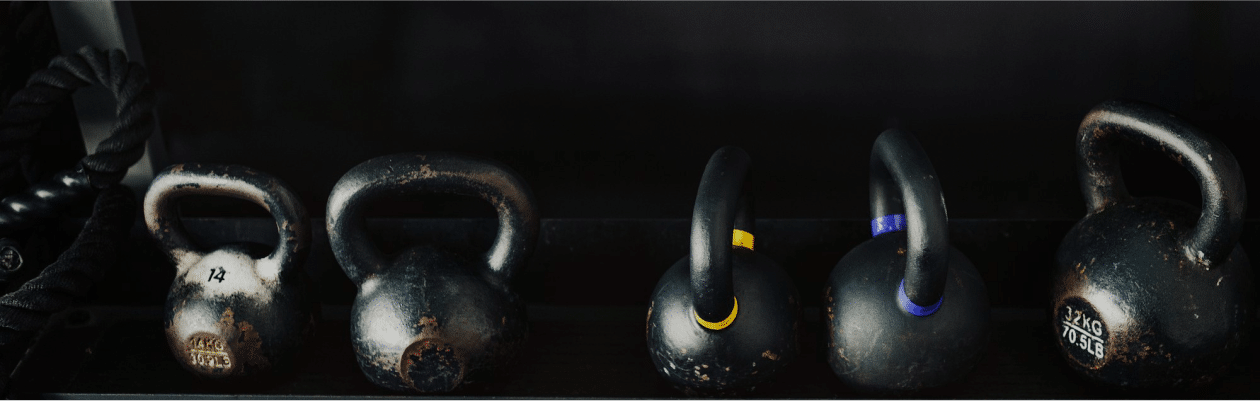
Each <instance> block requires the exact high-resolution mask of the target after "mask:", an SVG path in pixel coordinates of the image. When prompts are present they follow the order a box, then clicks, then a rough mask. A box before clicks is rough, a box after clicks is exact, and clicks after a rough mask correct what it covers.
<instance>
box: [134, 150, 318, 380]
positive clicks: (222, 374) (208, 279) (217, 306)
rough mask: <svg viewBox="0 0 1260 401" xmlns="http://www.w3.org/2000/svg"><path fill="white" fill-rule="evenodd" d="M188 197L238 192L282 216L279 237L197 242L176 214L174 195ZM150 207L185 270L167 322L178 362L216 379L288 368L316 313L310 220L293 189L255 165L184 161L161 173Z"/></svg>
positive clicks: (159, 233)
mask: <svg viewBox="0 0 1260 401" xmlns="http://www.w3.org/2000/svg"><path fill="white" fill-rule="evenodd" d="M188 195H219V196H230V197H235V198H240V199H244V200H249V201H253V202H255V203H258V204H260V205H262V206H264V207H265V208H267V210H268V211H270V212H271V213H272V215H273V216H274V217H275V219H276V227H277V229H278V230H279V232H280V235H279V238H280V242H279V245H278V246H277V247H276V248H275V249H274V250H270V249H263V248H265V246H262V245H260V244H250V243H235V244H229V245H226V246H223V247H221V248H219V249H215V250H212V251H209V252H206V251H203V250H202V249H199V247H197V246H196V245H195V244H193V243H192V242H191V241H189V240H188V235H187V233H186V232H184V228H183V226H182V225H181V224H180V219H179V216H178V214H177V213H176V202H177V201H178V200H179V198H181V197H184V196H188ZM144 208H145V209H144V213H145V222H146V224H147V226H148V229H149V231H150V233H151V234H152V235H153V236H154V238H155V239H156V240H157V241H158V242H159V243H160V244H161V245H162V246H163V248H164V250H165V251H166V252H167V253H168V254H169V255H170V257H171V258H172V259H173V260H174V262H175V266H176V269H177V273H176V277H175V281H174V282H173V283H172V284H171V289H170V292H169V293H168V295H167V298H166V306H165V328H166V337H167V343H168V345H169V346H170V348H171V352H172V353H173V354H174V355H175V357H176V359H177V360H179V362H180V364H181V365H182V366H183V367H184V368H185V369H187V370H189V371H191V372H193V373H194V374H197V375H198V376H201V377H205V378H214V379H241V378H246V377H257V376H260V375H264V374H269V373H274V372H279V371H285V370H288V369H290V368H291V365H292V362H293V360H294V359H295V357H296V354H297V352H298V350H299V349H300V348H301V344H302V343H303V342H304V341H305V340H306V339H307V337H309V336H310V335H311V333H312V330H313V328H314V319H315V317H314V308H315V306H314V299H313V298H311V297H309V296H308V295H307V290H306V287H307V286H308V283H307V281H308V279H307V277H306V275H305V274H304V273H303V272H302V266H303V263H304V261H305V259H306V249H307V247H308V246H309V244H310V228H309V226H308V225H307V224H309V223H308V218H307V215H306V211H305V209H304V208H303V207H302V205H301V204H300V203H298V202H297V200H296V198H295V197H294V196H293V195H292V192H291V191H290V190H288V188H287V187H286V186H285V185H284V184H283V183H282V182H280V181H279V180H278V179H276V178H273V177H270V176H267V175H264V174H260V173H257V172H254V171H252V170H250V169H249V168H247V167H242V166H225V165H203V164H181V165H174V166H171V167H168V168H167V169H165V170H163V171H162V172H161V173H159V174H158V176H157V177H156V178H154V180H153V183H152V185H151V186H150V188H149V192H148V194H147V195H146V196H145V202H144Z"/></svg>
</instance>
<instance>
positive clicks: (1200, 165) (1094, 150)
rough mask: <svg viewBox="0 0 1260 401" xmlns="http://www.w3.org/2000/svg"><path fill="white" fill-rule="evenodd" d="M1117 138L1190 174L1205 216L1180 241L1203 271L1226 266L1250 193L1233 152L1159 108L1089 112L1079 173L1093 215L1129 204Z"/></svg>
mask: <svg viewBox="0 0 1260 401" xmlns="http://www.w3.org/2000/svg"><path fill="white" fill-rule="evenodd" d="M1119 138H1124V139H1127V140H1129V141H1131V142H1135V143H1138V144H1139V145H1141V146H1142V147H1144V148H1147V149H1152V150H1156V149H1158V150H1159V151H1160V152H1162V153H1163V154H1164V155H1166V156H1168V157H1170V158H1172V159H1173V160H1175V161H1177V163H1178V164H1181V165H1182V166H1185V167H1186V168H1188V169H1189V171H1190V173H1191V174H1192V175H1193V176H1194V178H1195V180H1197V181H1198V182H1199V190H1200V192H1201V193H1202V196H1203V211H1202V213H1201V214H1200V215H1199V221H1198V223H1197V224H1196V225H1195V228H1194V230H1193V231H1190V232H1187V233H1186V234H1184V235H1183V236H1182V237H1181V238H1180V240H1181V243H1182V245H1183V252H1185V257H1186V258H1188V259H1189V260H1190V261H1192V262H1195V263H1197V264H1199V265H1201V266H1204V267H1208V268H1210V267H1212V266H1214V265H1216V264H1219V263H1221V262H1224V261H1225V259H1226V257H1228V256H1229V254H1230V252H1232V251H1233V249H1234V245H1235V244H1237V243H1238V237H1239V235H1240V234H1241V233H1242V223H1243V215H1244V214H1245V213H1246V208H1247V189H1246V187H1245V184H1244V183H1243V177H1242V170H1241V169H1240V168H1239V167H1238V161H1237V160H1236V159H1234V155H1233V153H1230V151H1229V149H1228V148H1226V147H1225V145H1224V144H1222V143H1221V142H1220V141H1219V140H1217V139H1216V138H1215V137H1213V136H1211V135H1208V134H1207V133H1204V132H1202V131H1200V130H1198V129H1197V128H1195V127H1193V126H1191V125H1189V124H1187V123H1186V122H1184V121H1182V120H1181V119H1180V118H1177V117H1176V116H1174V115H1172V114H1171V113H1169V112H1167V111H1165V110H1162V109H1160V108H1158V107H1156V106H1152V105H1149V104H1145V103H1138V102H1131V101H1121V100H1110V101H1106V102H1103V103H1102V104H1099V105H1098V106H1096V107H1094V109H1093V110H1090V112H1089V114H1087V115H1086V116H1085V119H1084V120H1083V121H1081V126H1080V129H1079V130H1078V131H1077V136H1076V162H1077V173H1078V174H1079V176H1080V182H1081V192H1082V193H1083V194H1085V200H1086V202H1088V204H1089V209H1090V211H1089V213H1090V214H1094V213H1098V212H1100V211H1102V210H1103V209H1104V208H1106V207H1108V206H1110V205H1113V204H1117V203H1121V202H1125V201H1127V200H1129V199H1131V197H1130V196H1129V191H1128V189H1127V188H1125V186H1124V178H1123V177H1122V176H1121V174H1120V165H1119V163H1118V160H1117V157H1116V152H1115V151H1113V150H1112V146H1113V144H1114V143H1115V142H1116V141H1117V139H1119Z"/></svg>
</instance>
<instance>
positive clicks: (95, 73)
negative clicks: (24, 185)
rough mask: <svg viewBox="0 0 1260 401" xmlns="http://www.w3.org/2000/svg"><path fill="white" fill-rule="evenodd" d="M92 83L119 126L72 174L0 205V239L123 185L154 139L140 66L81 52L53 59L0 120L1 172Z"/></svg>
mask: <svg viewBox="0 0 1260 401" xmlns="http://www.w3.org/2000/svg"><path fill="white" fill-rule="evenodd" d="M93 82H95V83H99V84H101V85H103V86H105V87H106V88H109V90H110V91H111V92H113V94H114V98H115V100H116V101H117V105H118V106H117V108H116V109H115V114H116V115H117V116H118V124H117V125H115V126H114V128H113V129H112V130H111V131H110V134H109V138H106V139H105V140H104V141H102V142H101V144H100V145H99V146H97V148H96V153H93V154H91V155H88V156H85V157H83V159H82V160H81V161H80V162H79V168H78V169H77V170H71V171H65V172H62V173H61V174H58V175H57V176H55V177H53V179H51V180H48V181H45V182H42V183H38V184H36V185H32V186H31V188H29V189H27V190H26V191H25V192H22V193H17V194H14V195H11V196H8V197H6V198H4V199H3V200H0V235H9V234H11V233H13V232H14V231H17V230H21V229H24V228H27V227H30V226H32V225H34V224H35V223H36V222H38V221H39V220H42V219H43V218H47V217H49V216H53V215H56V213H57V212H58V211H59V210H61V209H63V208H64V207H65V206H66V205H69V204H71V203H74V202H75V201H76V200H78V199H81V198H82V197H83V196H85V195H86V194H89V193H91V191H90V190H88V187H93V188H97V189H100V188H104V187H107V186H110V185H113V184H117V183H118V182H119V181H121V180H122V177H123V175H125V174H126V173H127V169H128V168H130V167H131V165H132V164H135V162H136V161H138V160H140V157H141V156H143V155H144V143H145V141H146V140H147V139H149V135H150V134H152V133H153V127H154V119H153V91H152V90H151V89H149V85H148V83H149V74H148V73H147V71H146V70H145V69H144V67H143V66H141V65H139V64H137V63H129V62H127V57H126V55H124V54H123V52H122V51H121V50H116V49H115V50H110V51H109V52H105V51H101V50H96V49H93V48H91V47H86V46H85V47H83V48H82V49H79V51H78V53H76V54H73V55H68V56H58V57H56V58H54V59H53V60H52V61H51V62H49V63H48V68H46V69H43V70H39V71H36V72H35V74H33V75H31V78H30V80H28V81H27V84H26V88H23V89H22V90H20V91H18V92H17V93H16V94H14V95H13V99H12V100H10V101H9V106H8V107H7V108H5V109H4V113H3V114H0V166H2V165H4V164H5V162H6V161H8V162H9V163H12V160H13V158H14V157H20V155H21V152H20V151H17V149H21V148H22V147H23V146H26V145H28V144H29V142H30V140H31V138H32V137H33V136H34V135H35V134H36V133H37V132H38V131H39V126H40V123H41V122H42V121H43V120H44V119H45V118H47V117H48V115H49V114H52V112H53V109H54V108H55V107H56V105H57V104H58V103H59V102H62V101H64V100H65V99H67V98H68V97H70V94H71V93H73V92H74V90H76V89H78V88H81V87H84V86H88V85H90V84H92V83H93Z"/></svg>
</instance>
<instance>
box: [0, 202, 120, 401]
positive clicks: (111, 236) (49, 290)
mask: <svg viewBox="0 0 1260 401" xmlns="http://www.w3.org/2000/svg"><path fill="white" fill-rule="evenodd" d="M135 203H136V202H135V199H134V196H133V195H132V194H131V190H130V189H128V188H126V187H123V186H121V185H115V186H112V187H110V188H106V189H105V190H104V191H101V193H100V195H98V196H97V197H96V204H95V205H94V206H93V208H92V217H89V218H88V220H87V223H85V224H84V225H83V231H82V232H80V233H79V236H78V238H75V240H74V243H73V244H71V245H70V248H69V249H67V250H66V252H65V253H62V254H61V256H60V257H58V258H57V261H56V262H53V263H52V264H51V265H48V267H47V268H45V269H44V271H43V272H42V273H40V275H39V276H38V277H35V278H34V279H31V281H28V282H26V283H25V284H23V285H22V287H20V288H18V289H17V290H16V291H13V292H11V293H8V294H5V295H4V296H3V297H0V391H3V390H2V389H4V388H6V387H7V386H8V382H9V378H10V377H9V375H10V373H12V372H13V369H14V367H16V366H17V364H18V362H20V361H21V359H22V357H23V356H24V355H25V353H26V351H27V346H28V345H29V343H30V340H31V339H32V338H33V337H34V336H35V334H36V333H37V332H38V331H39V330H40V329H42V328H43V327H44V325H45V324H47V323H48V318H49V316H51V315H52V314H53V313H56V312H60V311H62V310H64V309H66V308H67V307H69V306H70V305H71V303H72V302H74V301H75V300H76V298H79V297H81V296H83V295H84V294H86V293H87V292H88V291H89V290H91V289H92V284H93V283H95V282H97V281H99V280H100V279H101V277H102V276H104V274H105V271H106V270H107V269H108V268H109V267H110V266H112V265H113V264H114V263H115V261H116V260H117V259H118V252H119V249H122V247H123V245H124V244H125V243H126V240H127V234H128V232H129V231H130V230H131V223H132V221H133V220H134V219H135V213H136V204H135Z"/></svg>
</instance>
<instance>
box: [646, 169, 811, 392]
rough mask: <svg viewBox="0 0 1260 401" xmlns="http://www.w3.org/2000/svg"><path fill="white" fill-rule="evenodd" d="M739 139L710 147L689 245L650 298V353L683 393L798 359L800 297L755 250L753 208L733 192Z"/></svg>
mask: <svg viewBox="0 0 1260 401" xmlns="http://www.w3.org/2000/svg"><path fill="white" fill-rule="evenodd" d="M748 165H749V158H748V154H747V153H745V152H744V150H743V149H740V148H737V147H733V146H727V147H723V148H721V149H718V151H717V152H716V153H714V154H713V157H712V158H710V159H709V164H708V165H707V166H706V167H705V169H704V175H703V177H702V178H701V179H700V190H699V193H698V194H697V195H696V204H695V208H694V209H693V210H692V213H691V253H690V256H689V257H684V258H682V259H681V260H679V261H678V262H677V263H674V265H673V267H670V268H669V270H668V271H666V272H665V275H664V276H662V277H661V280H660V281H659V282H657V284H656V289H655V290H654V291H653V294H652V303H651V306H650V307H649V308H648V316H647V341H648V352H649V354H651V357H652V362H653V363H654V364H655V365H656V368H657V369H658V370H660V373H661V375H662V376H663V377H665V379H666V380H668V381H669V383H670V384H671V385H673V386H674V387H676V388H679V389H681V390H683V391H684V392H686V393H688V394H734V393H738V392H743V391H751V390H753V389H754V387H755V386H757V385H758V384H760V383H763V382H765V381H766V380H768V379H772V378H774V377H775V375H777V374H779V373H781V372H782V371H783V369H784V367H785V366H787V365H788V364H789V363H790V362H792V361H793V360H794V359H796V354H797V347H798V345H797V330H798V326H799V324H800V309H799V308H800V306H799V304H798V299H799V297H798V295H797V292H796V287H795V286H793V285H792V280H791V279H790V278H789V277H788V275H787V274H786V273H785V272H784V271H783V269H782V268H780V267H779V266H778V265H777V264H775V263H774V261H772V260H770V258H767V257H766V256H765V255H762V254H760V253H757V252H753V232H754V231H755V230H756V229H755V227H754V225H753V215H752V210H751V206H750V202H748V200H747V198H746V197H741V196H740V189H741V187H742V186H743V183H744V177H745V176H746V174H747V171H748Z"/></svg>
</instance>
